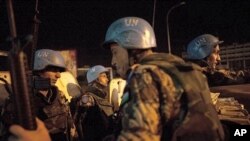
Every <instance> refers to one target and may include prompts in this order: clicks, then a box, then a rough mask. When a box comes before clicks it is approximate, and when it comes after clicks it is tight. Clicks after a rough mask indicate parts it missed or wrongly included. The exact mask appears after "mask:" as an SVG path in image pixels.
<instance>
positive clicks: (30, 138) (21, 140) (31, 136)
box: [8, 118, 51, 141]
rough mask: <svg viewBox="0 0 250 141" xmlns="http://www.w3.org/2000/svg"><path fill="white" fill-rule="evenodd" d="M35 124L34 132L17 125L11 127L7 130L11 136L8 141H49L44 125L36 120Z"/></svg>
mask: <svg viewBox="0 0 250 141" xmlns="http://www.w3.org/2000/svg"><path fill="white" fill-rule="evenodd" d="M36 123H37V129H36V130H26V129H24V128H23V127H21V126H19V125H12V126H11V127H10V129H9V130H10V132H11V133H12V134H13V135H12V136H10V137H9V139H8V141H51V139H50V136H49V132H48V130H47V128H46V127H45V125H44V123H43V122H42V121H41V120H39V119H38V118H37V119H36Z"/></svg>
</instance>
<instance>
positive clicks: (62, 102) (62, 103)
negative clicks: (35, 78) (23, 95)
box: [34, 88, 72, 134]
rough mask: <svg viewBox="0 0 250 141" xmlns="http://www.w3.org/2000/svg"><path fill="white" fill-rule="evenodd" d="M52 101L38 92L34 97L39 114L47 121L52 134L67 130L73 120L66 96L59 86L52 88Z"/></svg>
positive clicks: (46, 123) (46, 124)
mask: <svg viewBox="0 0 250 141" xmlns="http://www.w3.org/2000/svg"><path fill="white" fill-rule="evenodd" d="M51 93H53V95H52V96H51V99H53V100H51V102H48V101H47V100H45V99H44V98H43V97H42V96H39V94H38V93H37V94H36V95H35V97H34V101H35V103H34V104H35V105H36V113H37V116H38V117H39V118H40V119H42V120H43V121H44V122H45V126H46V127H47V128H48V130H49V133H50V134H54V133H59V132H67V130H68V126H69V124H71V123H70V122H72V119H71V115H70V111H69V107H68V103H67V100H66V98H65V97H64V96H63V94H61V92H60V91H58V89H57V88H53V89H51Z"/></svg>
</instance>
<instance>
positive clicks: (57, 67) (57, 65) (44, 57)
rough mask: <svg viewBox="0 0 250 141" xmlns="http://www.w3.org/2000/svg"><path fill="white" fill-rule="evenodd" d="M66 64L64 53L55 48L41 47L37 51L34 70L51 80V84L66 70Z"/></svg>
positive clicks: (36, 73) (35, 72)
mask: <svg viewBox="0 0 250 141" xmlns="http://www.w3.org/2000/svg"><path fill="white" fill-rule="evenodd" d="M65 69H66V65H65V61H64V58H63V57H62V55H61V54H60V53H59V52H57V51H54V50H50V49H40V50H37V51H36V52H35V59H34V67H33V72H34V74H35V75H38V76H40V77H42V78H48V79H50V80H51V84H52V85H55V83H56V81H57V79H58V78H60V76H61V75H60V72H63V71H65Z"/></svg>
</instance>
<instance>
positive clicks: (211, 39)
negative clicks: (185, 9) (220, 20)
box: [187, 34, 223, 69]
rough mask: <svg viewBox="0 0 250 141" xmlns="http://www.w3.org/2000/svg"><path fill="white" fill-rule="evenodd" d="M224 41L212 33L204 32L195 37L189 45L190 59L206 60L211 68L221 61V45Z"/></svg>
mask: <svg viewBox="0 0 250 141" xmlns="http://www.w3.org/2000/svg"><path fill="white" fill-rule="evenodd" d="M221 43H223V41H220V40H219V39H218V38H216V37H215V36H213V35H211V34H203V35H200V36H198V37H196V38H195V39H193V40H192V41H191V42H190V43H189V44H188V46H187V54H188V59H194V60H203V59H204V60H205V61H206V62H207V64H208V65H209V67H210V68H211V69H215V67H216V65H217V64H218V63H219V62H220V54H219V51H220V47H219V44H221Z"/></svg>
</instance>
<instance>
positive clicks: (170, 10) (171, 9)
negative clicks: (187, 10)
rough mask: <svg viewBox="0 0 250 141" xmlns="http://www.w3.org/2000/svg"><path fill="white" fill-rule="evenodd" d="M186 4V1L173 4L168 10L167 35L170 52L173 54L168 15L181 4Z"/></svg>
mask: <svg viewBox="0 0 250 141" xmlns="http://www.w3.org/2000/svg"><path fill="white" fill-rule="evenodd" d="M184 4H186V2H184V1H183V2H180V3H178V4H176V5H174V6H172V7H171V8H170V9H169V10H168V13H167V36H168V53H169V54H171V45H170V34H169V23H168V17H169V14H170V13H171V12H172V11H173V10H174V9H175V8H177V7H179V6H181V5H184Z"/></svg>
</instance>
